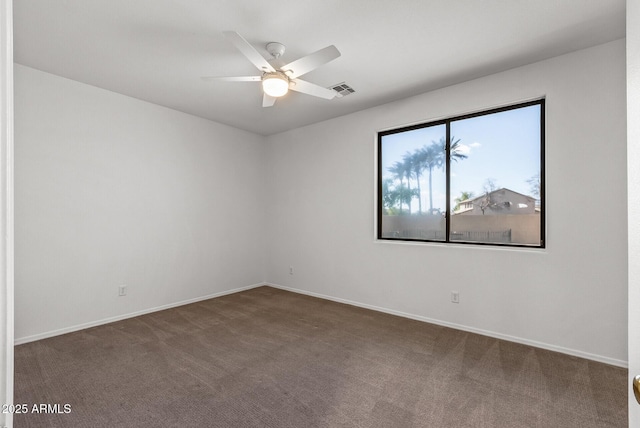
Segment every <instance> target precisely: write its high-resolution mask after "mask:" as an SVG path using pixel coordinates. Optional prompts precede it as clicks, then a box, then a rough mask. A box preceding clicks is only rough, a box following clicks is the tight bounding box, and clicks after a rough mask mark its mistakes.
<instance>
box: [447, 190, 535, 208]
mask: <svg viewBox="0 0 640 428" xmlns="http://www.w3.org/2000/svg"><path fill="white" fill-rule="evenodd" d="M496 214H539V210H538V209H537V208H536V199H535V198H533V197H531V196H527V195H523V194H522V193H518V192H514V191H513V190H509V189H505V188H502V189H497V190H494V191H492V192H489V193H485V194H484V195H481V196H478V197H476V198H471V199H466V200H464V201H461V202H460V205H459V206H458V209H457V210H455V211H454V212H453V215H496Z"/></svg>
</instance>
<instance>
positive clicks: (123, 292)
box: [118, 285, 127, 296]
mask: <svg viewBox="0 0 640 428" xmlns="http://www.w3.org/2000/svg"><path fill="white" fill-rule="evenodd" d="M126 295H127V286H126V285H121V286H119V287H118V296H126Z"/></svg>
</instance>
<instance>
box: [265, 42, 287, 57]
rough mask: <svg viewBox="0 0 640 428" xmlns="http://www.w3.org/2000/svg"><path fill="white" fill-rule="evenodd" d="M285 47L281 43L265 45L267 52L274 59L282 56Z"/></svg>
mask: <svg viewBox="0 0 640 428" xmlns="http://www.w3.org/2000/svg"><path fill="white" fill-rule="evenodd" d="M284 50H285V46H284V45H283V44H282V43H278V42H271V43H267V52H269V53H270V54H271V56H272V57H274V58H276V59H277V58H280V57H281V56H282V55H284Z"/></svg>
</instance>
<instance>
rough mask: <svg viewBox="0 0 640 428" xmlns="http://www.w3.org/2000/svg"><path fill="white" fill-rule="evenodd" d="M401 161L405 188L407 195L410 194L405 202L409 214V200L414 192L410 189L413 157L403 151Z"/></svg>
mask: <svg viewBox="0 0 640 428" xmlns="http://www.w3.org/2000/svg"><path fill="white" fill-rule="evenodd" d="M402 161H403V162H402V165H403V167H404V176H405V177H406V178H407V189H408V191H409V195H411V197H410V199H409V203H408V204H407V205H408V207H409V215H411V200H412V199H413V195H414V194H415V192H414V191H413V190H411V179H412V178H413V159H412V158H411V153H410V152H407V153H405V154H404V156H403V157H402Z"/></svg>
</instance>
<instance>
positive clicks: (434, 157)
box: [420, 141, 444, 213]
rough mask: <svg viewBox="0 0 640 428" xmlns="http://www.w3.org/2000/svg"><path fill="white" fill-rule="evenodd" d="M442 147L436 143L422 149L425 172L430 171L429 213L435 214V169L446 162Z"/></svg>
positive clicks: (421, 155)
mask: <svg viewBox="0 0 640 428" xmlns="http://www.w3.org/2000/svg"><path fill="white" fill-rule="evenodd" d="M441 148H442V146H441V145H440V144H438V143H436V142H435V141H433V142H432V144H431V145H430V146H426V145H425V146H424V147H423V148H421V149H420V159H421V163H422V165H423V170H428V171H429V176H428V177H429V212H430V213H432V212H433V178H432V175H433V169H434V168H438V167H440V166H442V164H443V161H444V151H442V149H441Z"/></svg>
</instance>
